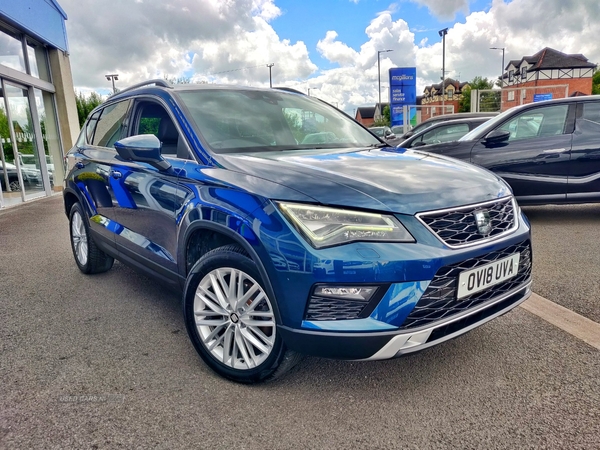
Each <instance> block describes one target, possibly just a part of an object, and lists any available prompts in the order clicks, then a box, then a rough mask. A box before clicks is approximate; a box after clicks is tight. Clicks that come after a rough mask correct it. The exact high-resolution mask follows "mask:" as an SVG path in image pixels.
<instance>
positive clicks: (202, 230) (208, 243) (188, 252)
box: [178, 220, 282, 323]
mask: <svg viewBox="0 0 600 450" xmlns="http://www.w3.org/2000/svg"><path fill="white" fill-rule="evenodd" d="M181 242H182V245H181V246H180V249H179V252H180V254H179V257H178V260H179V261H180V264H179V267H180V268H183V271H184V272H182V269H180V275H181V276H182V277H183V278H184V279H186V278H187V276H188V274H189V272H190V270H191V269H192V267H193V265H194V264H195V263H196V262H197V261H198V259H200V258H201V257H202V255H204V254H206V253H207V252H209V251H211V250H213V249H215V248H219V247H222V246H225V245H229V244H237V245H239V246H240V247H242V249H244V251H245V252H246V254H247V256H248V258H250V259H251V260H252V262H253V263H254V264H256V267H257V269H258V272H259V273H260V276H261V278H262V281H263V283H264V284H265V286H264V287H265V290H266V291H267V295H268V296H269V298H270V299H271V300H272V303H273V307H274V309H275V314H276V315H277V319H278V322H279V323H282V322H281V315H280V311H279V304H278V303H277V296H276V295H275V290H274V288H273V284H272V283H271V279H270V277H269V273H268V272H267V269H266V267H265V265H264V264H263V260H262V258H261V257H260V255H259V251H260V249H259V250H258V251H257V249H256V248H255V247H254V246H252V244H250V242H248V240H247V239H246V238H244V237H243V236H242V235H241V234H240V233H238V232H237V231H235V230H232V229H231V228H228V227H226V226H225V225H221V224H218V223H215V222H210V221H207V220H198V221H195V222H192V223H191V224H190V225H189V226H188V227H187V229H186V230H185V234H184V237H183V239H182V240H181ZM191 247H193V248H191Z"/></svg>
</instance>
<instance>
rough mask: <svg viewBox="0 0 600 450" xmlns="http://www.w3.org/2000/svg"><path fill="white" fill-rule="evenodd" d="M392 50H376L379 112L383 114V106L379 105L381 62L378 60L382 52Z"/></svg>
mask: <svg viewBox="0 0 600 450" xmlns="http://www.w3.org/2000/svg"><path fill="white" fill-rule="evenodd" d="M393 51H394V50H377V77H378V79H379V83H378V87H379V89H378V91H377V92H378V94H379V114H380V115H381V114H383V108H382V106H381V63H380V62H379V55H381V54H382V53H387V52H393Z"/></svg>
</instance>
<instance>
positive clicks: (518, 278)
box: [400, 240, 533, 329]
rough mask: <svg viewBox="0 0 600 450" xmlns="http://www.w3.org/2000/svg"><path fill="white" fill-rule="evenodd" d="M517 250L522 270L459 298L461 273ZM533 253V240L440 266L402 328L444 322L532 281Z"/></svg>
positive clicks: (418, 327) (414, 327) (416, 327)
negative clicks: (479, 290) (499, 281)
mask: <svg viewBox="0 0 600 450" xmlns="http://www.w3.org/2000/svg"><path fill="white" fill-rule="evenodd" d="M515 253H520V255H521V260H520V262H519V270H518V272H517V274H516V275H515V276H514V277H513V278H510V279H508V280H505V281H503V282H502V283H499V284H497V285H494V286H490V287H489V288H487V289H485V290H484V291H481V292H476V293H474V294H472V295H470V296H468V297H465V298H463V299H460V300H459V299H457V296H456V292H457V287H458V286H457V283H458V276H459V274H460V273H461V272H463V271H465V270H470V269H473V268H476V267H481V266H483V265H485V264H488V263H490V262H493V261H498V260H500V259H502V258H505V257H506V256H509V255H512V254H515ZM532 256H533V254H532V251H531V242H530V241H529V240H526V241H523V242H520V243H518V244H512V245H509V246H508V247H505V248H503V249H501V250H496V251H493V252H490V253H487V254H485V255H480V256H478V257H474V258H469V259H467V260H464V261H461V262H458V263H455V264H451V265H448V266H443V267H440V268H439V269H438V271H437V273H436V274H435V276H434V277H433V280H431V283H430V284H429V286H428V287H427V290H426V291H425V292H424V293H423V295H422V296H421V298H420V299H419V301H418V302H417V304H416V305H415V307H414V308H413V310H412V311H411V313H410V314H409V315H408V316H407V317H406V319H405V321H404V322H403V323H402V325H401V326H400V329H420V328H421V327H424V326H428V325H429V324H431V323H436V322H438V321H443V320H444V319H445V318H447V317H454V316H460V315H461V313H463V312H464V311H469V310H472V309H475V308H477V307H478V306H479V305H482V304H487V302H489V301H490V300H491V299H494V298H496V297H498V296H501V295H503V294H505V293H506V292H508V291H512V290H513V289H515V288H518V286H521V285H522V284H523V283H527V282H529V281H530V280H531V271H532Z"/></svg>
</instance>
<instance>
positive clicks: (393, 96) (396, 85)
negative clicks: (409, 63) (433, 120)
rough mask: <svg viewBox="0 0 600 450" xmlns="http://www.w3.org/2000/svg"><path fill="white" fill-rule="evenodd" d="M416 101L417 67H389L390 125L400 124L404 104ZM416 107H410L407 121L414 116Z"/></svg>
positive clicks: (412, 103) (411, 103) (413, 103)
mask: <svg viewBox="0 0 600 450" xmlns="http://www.w3.org/2000/svg"><path fill="white" fill-rule="evenodd" d="M416 103H417V69H416V67H394V68H393V69H390V118H391V122H392V126H394V125H402V123H403V119H404V118H403V113H402V107H403V106H404V105H411V106H414V105H416ZM416 113H417V111H416V108H410V113H409V114H410V118H409V121H411V122H412V118H413V115H414V116H415V117H416Z"/></svg>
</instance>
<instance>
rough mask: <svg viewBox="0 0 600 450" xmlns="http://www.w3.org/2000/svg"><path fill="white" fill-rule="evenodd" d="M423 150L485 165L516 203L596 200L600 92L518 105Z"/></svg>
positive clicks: (599, 189)
mask: <svg viewBox="0 0 600 450" xmlns="http://www.w3.org/2000/svg"><path fill="white" fill-rule="evenodd" d="M427 151H428V152H431V153H434V154H439V155H445V156H451V157H454V158H457V159H461V160H464V161H469V162H471V163H473V164H477V165H479V166H482V167H485V168H487V169H489V170H491V171H493V172H494V173H496V174H497V175H499V176H501V177H502V178H504V180H506V181H507V182H508V183H509V184H510V186H511V188H512V190H513V193H514V195H515V197H517V199H518V201H519V204H521V205H526V204H556V203H586V202H597V201H600V158H598V155H599V154H600V96H597V95H596V96H594V95H591V96H585V97H571V98H565V99H558V100H548V101H543V102H537V103H530V104H527V105H522V106H517V107H515V108H512V109H509V110H507V111H505V112H504V113H502V114H500V115H498V116H496V117H494V118H493V119H490V120H489V121H487V122H486V123H485V124H483V125H481V126H480V127H478V128H476V129H475V130H473V131H471V132H469V133H468V134H466V135H465V136H463V137H462V138H460V139H459V140H458V141H454V142H448V143H442V144H434V145H430V146H428V147H427Z"/></svg>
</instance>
